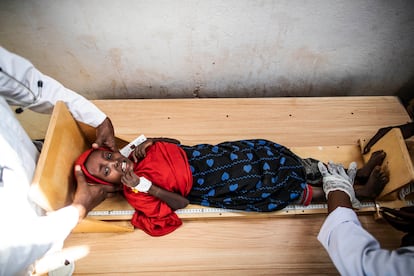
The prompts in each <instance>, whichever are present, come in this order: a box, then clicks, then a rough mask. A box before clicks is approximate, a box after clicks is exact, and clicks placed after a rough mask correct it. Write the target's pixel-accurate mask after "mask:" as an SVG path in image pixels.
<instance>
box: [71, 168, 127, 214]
mask: <svg viewBox="0 0 414 276" xmlns="http://www.w3.org/2000/svg"><path fill="white" fill-rule="evenodd" d="M75 177H76V180H77V183H78V185H77V187H76V192H75V196H74V198H73V202H72V206H74V207H76V208H77V209H78V210H79V220H82V219H83V218H85V217H86V215H87V214H88V212H89V211H91V210H92V209H93V208H95V207H96V206H98V205H99V204H100V203H101V202H102V201H104V200H105V199H106V198H108V197H111V196H113V195H114V194H115V193H116V192H119V191H121V190H122V186H111V185H102V184H90V183H87V182H86V180H85V176H84V175H83V172H82V170H81V168H80V166H79V165H77V166H75Z"/></svg>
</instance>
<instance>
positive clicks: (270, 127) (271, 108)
mask: <svg viewBox="0 0 414 276" xmlns="http://www.w3.org/2000/svg"><path fill="white" fill-rule="evenodd" d="M93 102H94V103H95V104H96V105H97V106H98V107H99V108H101V109H102V110H103V111H104V112H105V113H106V114H107V115H108V116H109V117H110V118H111V120H112V122H113V124H114V127H115V132H116V135H117V136H118V137H119V138H122V139H124V140H126V141H131V140H132V139H134V138H135V137H137V136H138V135H139V134H145V135H146V136H147V137H162V136H163V137H171V138H176V139H179V140H180V141H181V142H182V143H183V144H189V145H192V144H196V143H219V142H223V141H224V140H238V139H248V138H264V139H270V140H273V141H275V142H277V143H280V144H282V145H284V146H287V147H304V146H338V145H358V139H359V138H360V137H371V136H372V135H374V134H375V132H376V131H377V130H378V129H379V128H380V127H383V126H389V125H396V124H401V123H405V122H407V121H410V117H409V116H408V114H407V113H406V112H405V111H404V107H403V106H402V105H401V103H400V102H399V100H398V98H396V97H389V96H379V97H307V98H232V99H229V98H215V99H162V100H158V99H144V100H132V99H129V100H96V101H93ZM384 114H387V116H385V115H384Z"/></svg>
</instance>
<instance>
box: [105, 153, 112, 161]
mask: <svg viewBox="0 0 414 276" xmlns="http://www.w3.org/2000/svg"><path fill="white" fill-rule="evenodd" d="M111 158H112V152H108V154H107V155H106V159H107V160H110V159H111Z"/></svg>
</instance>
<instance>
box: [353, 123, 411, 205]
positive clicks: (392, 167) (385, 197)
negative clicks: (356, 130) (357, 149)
mask: <svg viewBox="0 0 414 276" xmlns="http://www.w3.org/2000/svg"><path fill="white" fill-rule="evenodd" d="M367 141H368V139H361V140H360V143H361V149H362V148H364V146H365V144H366V143H367ZM377 150H383V151H385V153H386V154H387V155H386V157H385V159H384V162H383V166H387V167H388V170H389V173H390V180H389V182H388V183H387V184H386V185H385V187H384V190H383V191H382V193H381V194H380V195H379V196H378V198H377V199H378V200H381V201H389V200H397V199H399V197H398V192H399V190H400V189H401V188H402V187H405V186H407V185H410V184H411V183H414V167H413V163H412V160H411V157H410V154H409V152H408V149H407V145H406V143H405V141H404V138H403V137H402V134H401V130H400V129H399V128H393V129H391V130H390V131H389V132H388V133H387V134H386V135H384V137H382V138H381V139H380V140H379V141H378V142H377V143H375V144H374V145H373V146H372V148H371V150H370V152H369V153H368V154H365V155H363V159H364V161H365V162H367V161H368V160H369V158H370V157H371V155H372V153H373V152H375V151H377Z"/></svg>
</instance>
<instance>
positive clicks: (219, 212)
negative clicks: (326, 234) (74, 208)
mask: <svg viewBox="0 0 414 276" xmlns="http://www.w3.org/2000/svg"><path fill="white" fill-rule="evenodd" d="M327 207H328V206H327V205H326V204H324V203H321V204H310V205H308V206H301V205H288V206H287V207H285V208H284V209H282V210H279V211H275V212H261V213H258V212H246V211H239V210H231V209H221V208H211V207H203V206H198V205H190V206H188V207H187V208H184V209H180V210H177V211H175V212H176V214H177V215H178V217H179V218H181V219H183V220H186V219H187V220H194V219H208V218H214V219H216V218H263V217H266V218H272V217H280V216H286V215H302V214H303V215H304V214H325V213H327V212H328V211H327V210H328V209H327ZM377 208H378V206H377V205H376V203H375V202H373V201H370V202H361V208H360V209H359V210H357V212H359V213H363V212H376V210H377ZM134 212H135V210H133V209H129V210H124V209H123V210H96V209H95V210H93V211H91V212H89V214H88V217H90V218H95V219H99V220H112V219H114V218H117V219H119V218H122V219H127V220H129V219H131V218H132V215H133V214H134Z"/></svg>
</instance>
